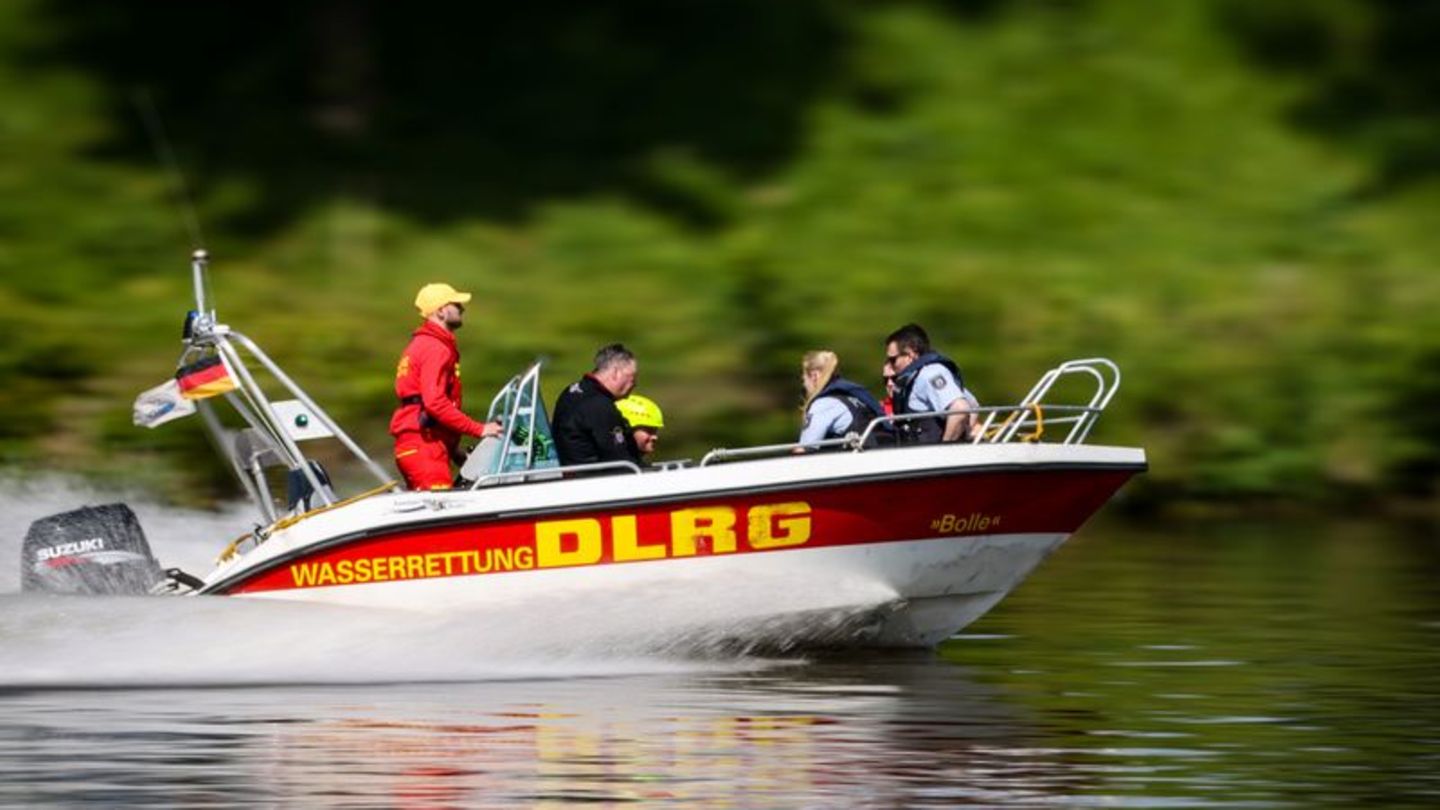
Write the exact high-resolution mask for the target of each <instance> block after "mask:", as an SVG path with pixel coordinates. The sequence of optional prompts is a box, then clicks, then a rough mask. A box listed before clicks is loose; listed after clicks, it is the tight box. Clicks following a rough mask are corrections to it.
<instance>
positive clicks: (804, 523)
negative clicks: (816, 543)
mask: <svg viewBox="0 0 1440 810" xmlns="http://www.w3.org/2000/svg"><path fill="white" fill-rule="evenodd" d="M776 518H779V520H778V521H777V520H776ZM777 529H778V531H777ZM809 539H810V504H808V503H805V502H804V501H791V502H789V503H772V504H767V505H765V506H754V507H751V509H750V547H751V548H755V549H760V548H784V547H785V546H798V545H802V544H804V543H805V542H806V541H808V540H809Z"/></svg>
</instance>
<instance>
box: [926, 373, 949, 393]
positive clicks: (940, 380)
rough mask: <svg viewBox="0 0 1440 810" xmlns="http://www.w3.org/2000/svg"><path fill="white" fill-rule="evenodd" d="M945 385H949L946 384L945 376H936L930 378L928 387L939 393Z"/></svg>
mask: <svg viewBox="0 0 1440 810" xmlns="http://www.w3.org/2000/svg"><path fill="white" fill-rule="evenodd" d="M946 385H949V383H947V382H946V381H945V375H944V374H936V375H935V376H934V377H931V378H930V387H931V388H934V389H935V390H936V391H939V390H940V389H941V388H944V387H945V386H946Z"/></svg>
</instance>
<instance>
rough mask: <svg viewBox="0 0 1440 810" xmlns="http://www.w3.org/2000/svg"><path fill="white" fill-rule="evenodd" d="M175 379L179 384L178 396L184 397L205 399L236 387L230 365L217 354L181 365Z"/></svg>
mask: <svg viewBox="0 0 1440 810" xmlns="http://www.w3.org/2000/svg"><path fill="white" fill-rule="evenodd" d="M175 381H176V382H177V383H179V384H180V396H182V397H184V398H186V399H205V398H207V397H213V396H217V395H219V394H223V393H225V392H227V391H234V390H235V388H236V385H235V378H234V377H232V376H230V367H229V366H227V365H225V360H224V359H223V358H221V357H220V355H218V354H216V355H211V356H210V357H207V358H205V359H204V360H200V361H198V362H194V363H190V364H188V365H184V366H181V367H180V370H179V371H177V372H175Z"/></svg>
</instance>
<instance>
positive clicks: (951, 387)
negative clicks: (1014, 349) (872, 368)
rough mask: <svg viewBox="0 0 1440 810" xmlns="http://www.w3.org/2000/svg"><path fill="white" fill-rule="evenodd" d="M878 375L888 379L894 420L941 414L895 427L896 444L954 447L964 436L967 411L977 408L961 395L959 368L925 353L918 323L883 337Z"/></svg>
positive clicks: (964, 392)
mask: <svg viewBox="0 0 1440 810" xmlns="http://www.w3.org/2000/svg"><path fill="white" fill-rule="evenodd" d="M881 374H883V375H884V376H885V377H886V378H891V377H893V378H894V389H895V392H894V408H895V415H896V416H900V415H903V414H911V413H930V412H936V411H939V412H946V415H944V416H936V417H922V418H917V419H906V420H903V421H900V422H897V423H896V433H897V435H898V437H899V442H900V443H901V444H936V443H939V442H956V441H960V440H962V439H965V438H967V437H968V436H969V435H970V428H971V423H972V421H973V417H972V415H971V411H973V410H974V409H976V408H979V407H980V403H979V402H978V401H977V400H976V399H975V396H974V395H973V394H971V393H970V392H969V391H968V390H966V388H965V377H964V375H963V374H961V373H960V367H959V366H957V365H955V363H954V361H952V360H950V358H948V357H945V356H944V355H942V354H939V353H938V352H935V351H933V350H932V349H931V348H930V336H929V335H927V334H926V333H925V330H924V329H922V328H921V327H920V326H919V325H918V324H913V323H908V324H905V325H904V326H902V327H900V328H899V329H896V330H895V331H894V332H891V333H890V336H889V337H887V338H885V365H884V367H883V368H882V369H881Z"/></svg>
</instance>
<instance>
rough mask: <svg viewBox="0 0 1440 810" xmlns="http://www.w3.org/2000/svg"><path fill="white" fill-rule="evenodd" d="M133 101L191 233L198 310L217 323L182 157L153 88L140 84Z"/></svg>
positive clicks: (206, 257) (206, 259) (205, 254)
mask: <svg viewBox="0 0 1440 810" xmlns="http://www.w3.org/2000/svg"><path fill="white" fill-rule="evenodd" d="M131 101H132V102H133V103H134V104H135V109H136V111H138V112H139V113H140V120H141V121H143V122H144V124H145V132H146V133H147V134H148V135H149V136H150V146H151V147H152V148H153V149H154V150H155V158H156V159H157V160H158V161H159V162H160V166H161V168H162V169H163V170H164V172H165V179H166V180H167V181H168V183H169V185H170V197H171V200H172V201H173V202H174V204H175V207H176V208H177V209H178V210H179V212H180V220H181V221H182V222H184V223H185V229H186V230H187V231H189V233H190V248H191V253H190V271H191V275H192V277H193V281H194V283H195V312H196V314H197V316H199V317H200V318H208V319H209V320H210V321H211V322H212V323H213V321H214V319H215V312H214V310H213V309H207V307H206V306H205V304H206V300H205V288H206V286H207V285H206V283H205V282H206V278H205V276H206V275H207V272H206V271H207V270H208V268H209V258H210V255H209V252H208V251H206V250H205V235H204V234H203V233H201V232H200V217H199V216H197V215H196V213H195V205H194V203H193V201H192V200H191V198H190V189H189V186H188V185H187V184H186V183H185V173H184V172H182V171H180V161H179V160H177V159H176V157H175V150H174V149H173V148H171V146H170V138H169V137H168V136H167V135H166V133H165V122H164V121H162V120H161V118H160V111H159V110H158V109H157V108H156V106H155V99H154V98H153V97H152V96H151V95H150V90H149V89H148V88H137V89H136V90H135V91H134V92H133V93H132V94H131Z"/></svg>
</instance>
